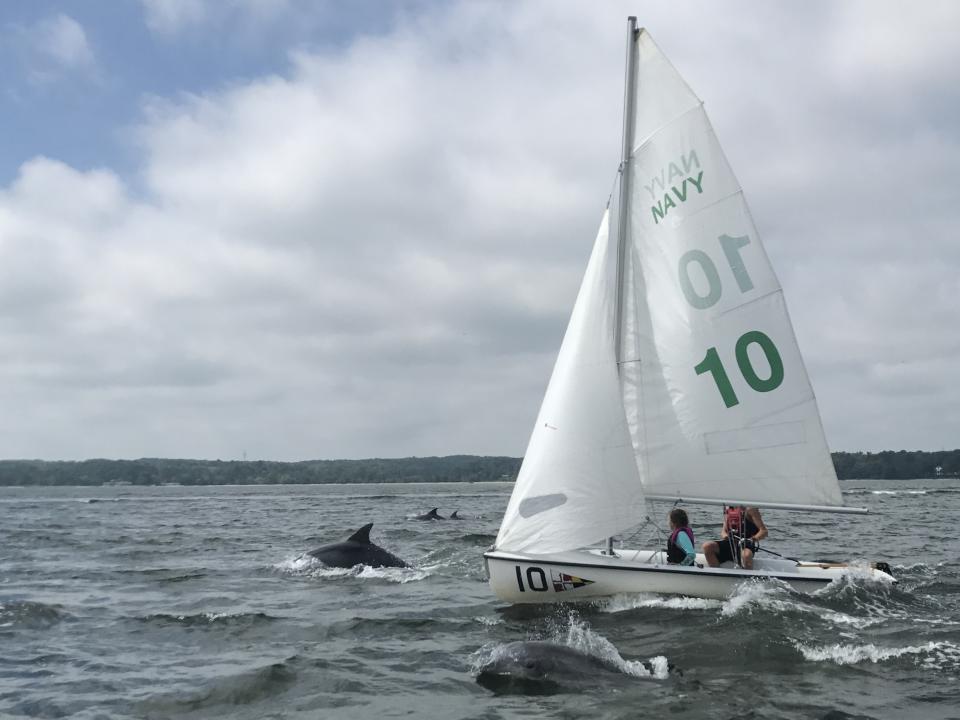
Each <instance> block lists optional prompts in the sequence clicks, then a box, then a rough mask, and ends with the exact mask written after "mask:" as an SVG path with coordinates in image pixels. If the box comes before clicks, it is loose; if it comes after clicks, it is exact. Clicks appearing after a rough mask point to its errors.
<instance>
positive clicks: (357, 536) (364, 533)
mask: <svg viewBox="0 0 960 720" xmlns="http://www.w3.org/2000/svg"><path fill="white" fill-rule="evenodd" d="M372 529H373V523H367V524H366V525H364V526H363V527H362V528H360V529H359V530H357V531H356V532H355V533H354V534H353V535H351V536H350V537H348V538H347V542H355V543H363V544H364V545H369V544H370V531H371V530H372Z"/></svg>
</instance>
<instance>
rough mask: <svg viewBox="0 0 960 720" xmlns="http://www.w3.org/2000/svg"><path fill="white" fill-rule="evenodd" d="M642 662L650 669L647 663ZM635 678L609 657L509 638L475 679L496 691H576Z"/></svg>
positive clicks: (552, 644)
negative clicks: (607, 658) (608, 658)
mask: <svg viewBox="0 0 960 720" xmlns="http://www.w3.org/2000/svg"><path fill="white" fill-rule="evenodd" d="M644 666H646V667H647V669H648V670H650V671H652V668H651V667H650V666H649V664H648V663H644ZM671 669H673V668H671ZM634 679H635V678H634V676H632V675H628V674H627V673H625V672H624V671H623V670H622V669H621V668H619V667H617V665H616V664H614V663H613V662H611V661H609V660H604V659H603V658H599V657H597V656H596V655H591V654H589V653H586V652H582V651H580V650H577V649H575V648H572V647H569V646H567V645H558V644H556V643H552V642H545V641H542V640H533V641H518V642H511V643H507V644H506V645H503V646H501V647H498V648H496V649H495V650H494V651H493V655H492V657H491V658H490V659H489V660H487V661H486V662H485V663H484V664H483V665H481V666H480V668H479V671H478V672H477V683H479V684H480V685H482V686H483V687H485V688H487V689H488V690H492V691H493V692H494V693H496V694H498V695H500V694H509V693H523V694H531V695H553V694H555V693H564V692H579V691H581V690H583V689H584V688H587V687H590V688H593V687H596V686H598V685H612V684H621V683H625V682H630V681H632V680H634Z"/></svg>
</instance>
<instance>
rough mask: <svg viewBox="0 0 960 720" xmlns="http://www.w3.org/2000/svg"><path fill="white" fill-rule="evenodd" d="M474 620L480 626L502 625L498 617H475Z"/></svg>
mask: <svg viewBox="0 0 960 720" xmlns="http://www.w3.org/2000/svg"><path fill="white" fill-rule="evenodd" d="M474 620H476V621H477V622H478V623H480V624H481V625H488V626H492V625H503V619H502V618H498V617H487V616H486V615H477V616H476V617H475V618H474Z"/></svg>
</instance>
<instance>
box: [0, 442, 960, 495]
mask: <svg viewBox="0 0 960 720" xmlns="http://www.w3.org/2000/svg"><path fill="white" fill-rule="evenodd" d="M521 462H522V458H511V457H503V456H483V455H448V456H443V457H408V458H370V459H366V460H303V461H299V462H276V461H267V460H226V461H222V460H171V459H162V458H142V459H139V460H104V459H94V460H76V461H73V460H57V461H48V460H0V486H6V487H10V486H67V485H70V486H77V485H80V486H99V485H107V486H118V485H119V486H123V485H182V486H191V485H317V484H324V485H325V484H344V485H352V484H358V483H403V482H426V483H430V482H453V483H456V482H512V481H514V480H516V478H517V473H518V472H519V471H520V464H521ZM833 464H834V467H835V468H836V471H837V477H838V478H839V479H841V480H916V479H923V478H929V479H937V478H956V477H958V476H960V450H942V451H939V452H927V451H923V450H914V451H909V450H899V451H893V450H886V451H882V452H877V453H864V452H854V453H850V452H835V453H833Z"/></svg>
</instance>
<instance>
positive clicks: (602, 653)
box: [554, 615, 667, 680]
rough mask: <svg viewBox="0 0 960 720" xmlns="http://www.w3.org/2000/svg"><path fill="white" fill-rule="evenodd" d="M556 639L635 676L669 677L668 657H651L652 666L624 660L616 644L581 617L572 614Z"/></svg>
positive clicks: (663, 678) (660, 678)
mask: <svg viewBox="0 0 960 720" xmlns="http://www.w3.org/2000/svg"><path fill="white" fill-rule="evenodd" d="M554 641H555V642H558V643H560V644H562V645H566V646H567V647H570V648H573V649H574V650H579V651H580V652H582V653H586V654H588V655H593V656H594V657H596V658H600V659H601V660H603V661H604V662H607V663H609V664H610V665H613V666H614V667H615V668H617V669H618V670H620V672H622V673H624V674H626V675H632V676H633V677H642V678H651V677H652V678H656V679H657V680H665V679H666V678H667V659H666V658H665V657H663V656H662V655H657V656H656V657H653V658H650V661H649V662H650V668H648V667H647V666H646V665H645V664H644V663H643V662H642V661H640V660H624V659H623V656H621V655H620V651H619V650H617V648H616V646H615V645H614V644H613V643H612V642H610V641H609V640H607V639H606V638H605V637H604V636H603V635H601V634H600V633H598V632H595V631H594V630H592V629H590V627H589V626H588V625H587V624H586V623H585V622H584V621H582V620H580V619H579V618H577V617H575V616H573V615H571V616H570V624H569V625H568V626H567V630H566V633H565V634H564V635H562V636H561V635H559V634H558V636H555V637H554Z"/></svg>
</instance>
